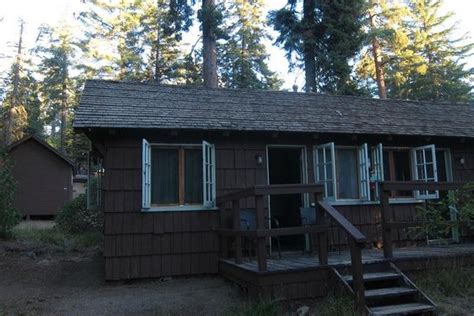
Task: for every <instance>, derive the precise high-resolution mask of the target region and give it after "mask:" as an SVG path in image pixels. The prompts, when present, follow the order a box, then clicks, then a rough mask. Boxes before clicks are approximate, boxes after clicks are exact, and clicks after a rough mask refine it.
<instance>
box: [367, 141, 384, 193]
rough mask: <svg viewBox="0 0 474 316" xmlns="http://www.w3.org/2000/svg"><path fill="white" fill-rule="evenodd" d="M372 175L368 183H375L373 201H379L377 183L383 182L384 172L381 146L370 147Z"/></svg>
mask: <svg viewBox="0 0 474 316" xmlns="http://www.w3.org/2000/svg"><path fill="white" fill-rule="evenodd" d="M371 169H372V174H371V178H370V181H371V182H375V183H376V186H375V199H376V200H379V199H380V186H379V182H383V181H384V177H385V176H384V172H383V146H382V144H381V143H380V144H377V146H375V147H372V161H371Z"/></svg>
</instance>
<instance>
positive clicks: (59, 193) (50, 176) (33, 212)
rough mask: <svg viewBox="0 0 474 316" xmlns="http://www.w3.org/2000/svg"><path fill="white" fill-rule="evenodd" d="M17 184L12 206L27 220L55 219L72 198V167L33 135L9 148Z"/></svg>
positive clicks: (55, 151) (61, 155)
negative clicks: (35, 218)
mask: <svg viewBox="0 0 474 316" xmlns="http://www.w3.org/2000/svg"><path fill="white" fill-rule="evenodd" d="M8 152H9V155H10V158H11V159H12V161H13V170H12V174H13V178H14V179H15V181H16V182H17V188H16V195H15V207H16V208H17V209H18V210H19V211H20V213H21V214H22V215H23V216H25V217H26V218H30V217H46V216H54V215H56V214H57V212H58V210H59V209H60V208H61V207H62V206H63V205H64V204H65V203H66V202H68V201H70V200H71V199H72V193H73V189H72V179H73V170H74V165H73V163H72V161H70V160H69V159H68V158H67V157H66V156H64V155H63V154H61V153H60V152H59V151H57V150H56V149H54V148H53V147H51V146H50V145H49V144H47V143H46V142H44V141H43V140H41V139H40V138H38V137H36V136H31V135H30V136H26V137H24V138H22V139H21V140H19V141H17V142H15V143H13V144H11V145H10V146H9V147H8Z"/></svg>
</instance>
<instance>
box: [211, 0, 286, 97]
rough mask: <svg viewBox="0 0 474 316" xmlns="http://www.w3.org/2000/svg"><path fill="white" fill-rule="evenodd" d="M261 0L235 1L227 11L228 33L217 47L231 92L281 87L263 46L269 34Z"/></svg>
mask: <svg viewBox="0 0 474 316" xmlns="http://www.w3.org/2000/svg"><path fill="white" fill-rule="evenodd" d="M263 5H264V1H262V0H234V1H232V2H231V4H230V7H229V8H228V10H227V14H226V20H227V21H229V22H228V23H227V25H226V27H225V33H226V34H228V36H229V38H228V39H227V40H226V41H225V42H223V43H222V44H220V45H219V46H218V50H219V58H218V63H219V68H220V69H219V70H220V74H221V78H222V83H223V85H224V86H225V87H228V88H248V89H273V90H276V89H278V88H279V87H280V84H281V83H280V81H279V80H278V78H277V77H276V75H275V73H274V72H272V71H270V69H269V68H268V64H267V62H268V54H267V53H266V49H265V46H264V45H263V44H262V43H261V41H262V40H263V39H264V38H268V34H267V33H266V32H265V29H264V25H263V23H264V20H263V18H262V8H263Z"/></svg>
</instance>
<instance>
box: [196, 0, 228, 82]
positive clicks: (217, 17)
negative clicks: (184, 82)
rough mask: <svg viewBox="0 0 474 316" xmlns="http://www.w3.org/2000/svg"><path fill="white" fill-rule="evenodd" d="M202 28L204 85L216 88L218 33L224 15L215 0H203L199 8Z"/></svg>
mask: <svg viewBox="0 0 474 316" xmlns="http://www.w3.org/2000/svg"><path fill="white" fill-rule="evenodd" d="M198 15H199V20H200V22H201V29H202V57H203V65H202V74H203V80H204V86H206V87H210V88H215V87H217V85H218V79H217V33H218V32H219V31H218V27H219V25H220V24H221V22H222V18H223V15H222V13H221V12H220V11H219V10H218V9H217V6H216V1H215V0H202V6H201V9H200V10H199V14H198Z"/></svg>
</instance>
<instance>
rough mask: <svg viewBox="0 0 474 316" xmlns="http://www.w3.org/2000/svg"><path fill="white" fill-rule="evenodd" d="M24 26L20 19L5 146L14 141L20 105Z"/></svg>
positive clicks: (5, 131) (7, 113)
mask: <svg viewBox="0 0 474 316" xmlns="http://www.w3.org/2000/svg"><path fill="white" fill-rule="evenodd" d="M23 26H24V22H23V21H20V37H19V39H18V50H17V55H16V61H15V64H14V66H13V91H12V95H11V100H10V106H9V107H8V108H7V109H6V113H5V126H4V129H3V142H4V145H5V146H8V145H9V144H10V143H11V142H13V140H14V139H13V130H14V125H15V109H16V107H17V106H18V100H19V96H18V90H19V85H20V63H21V49H22V45H23Z"/></svg>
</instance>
